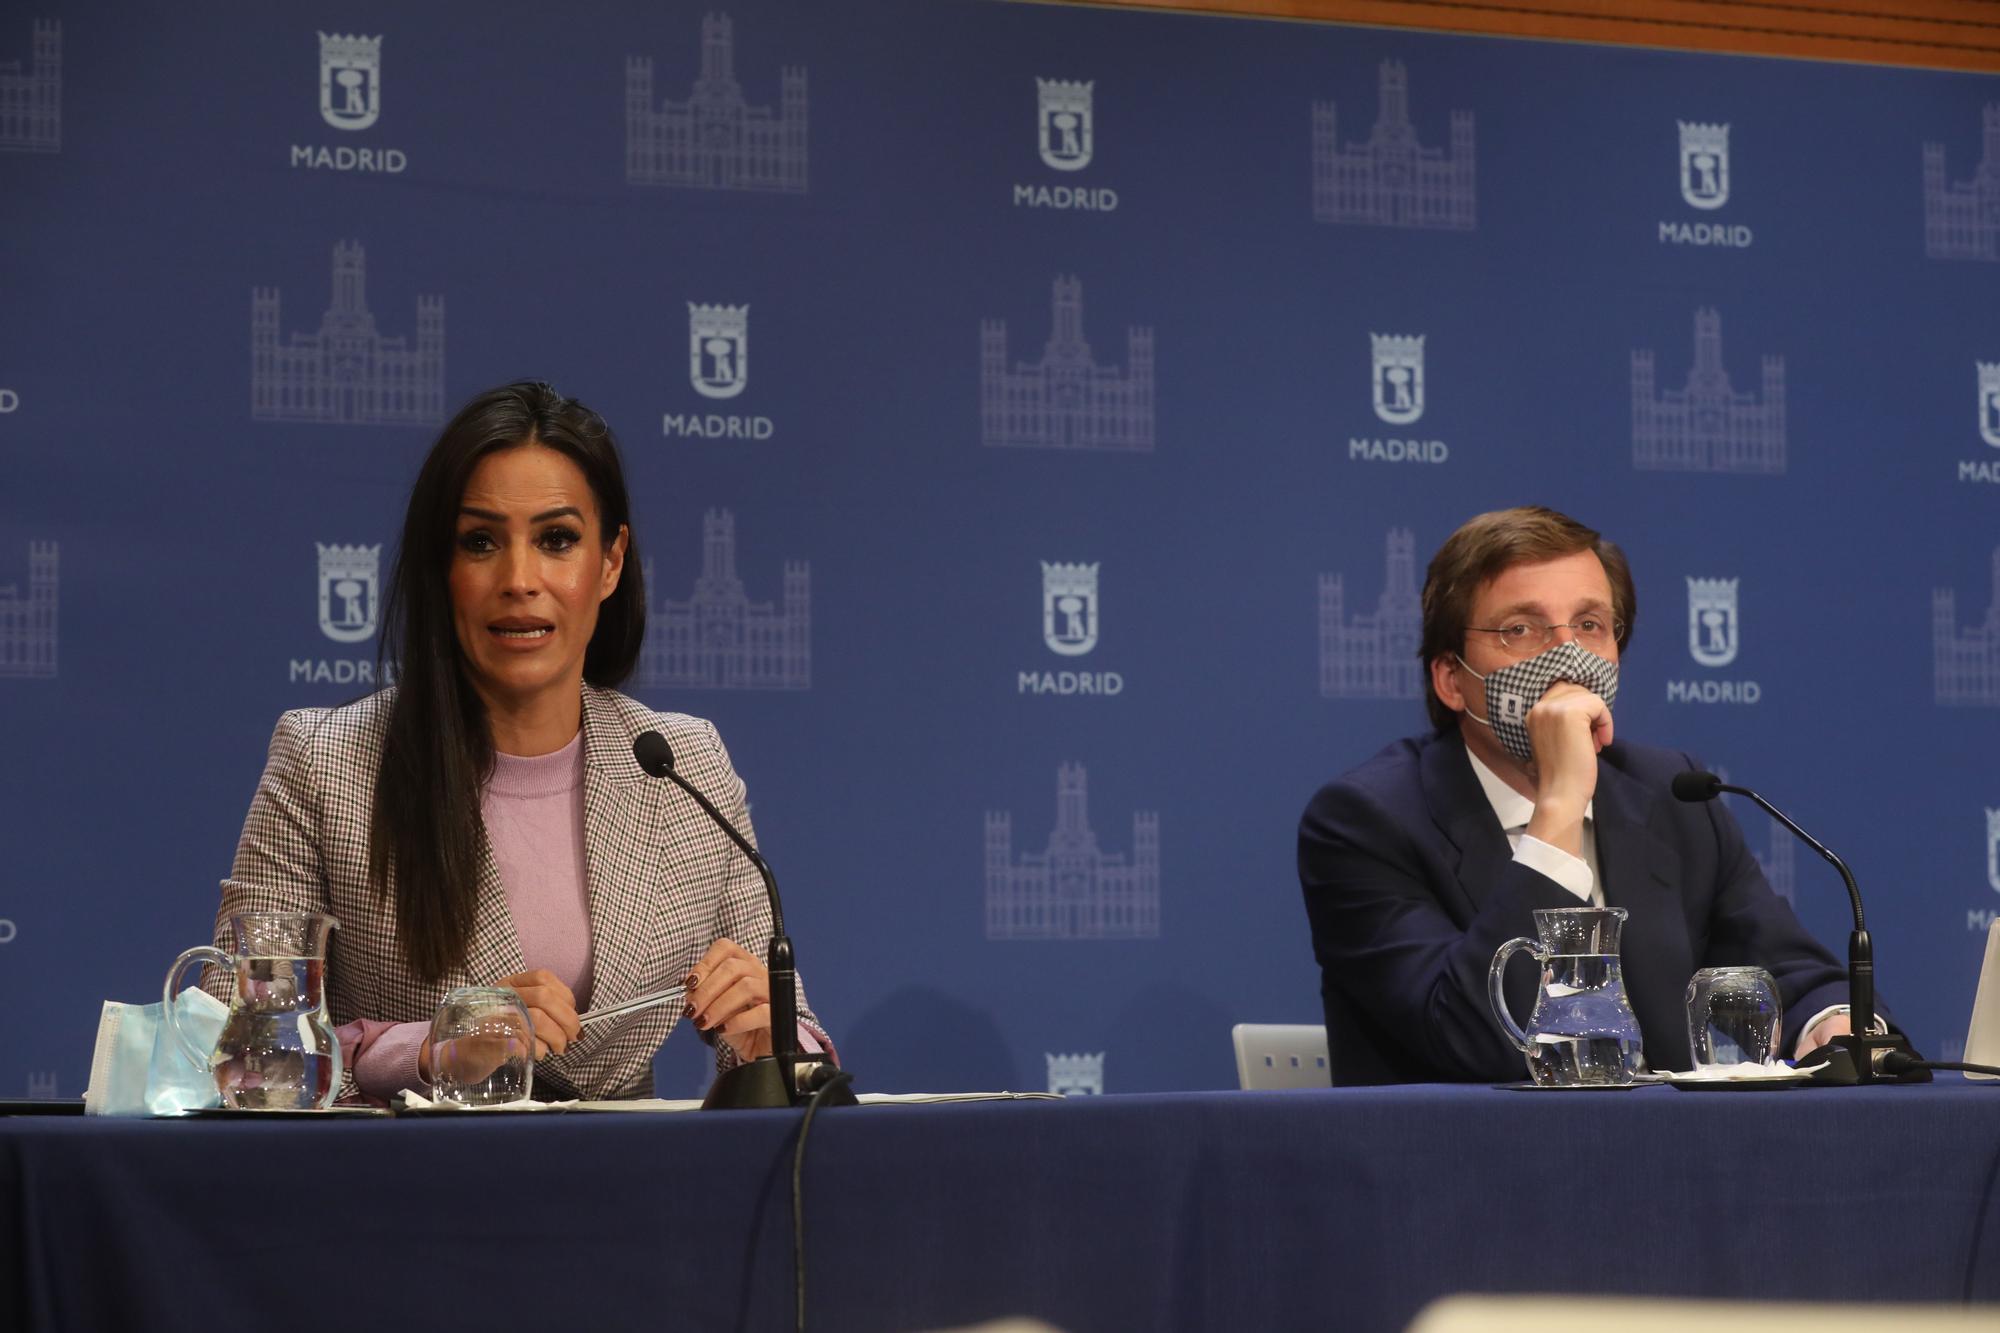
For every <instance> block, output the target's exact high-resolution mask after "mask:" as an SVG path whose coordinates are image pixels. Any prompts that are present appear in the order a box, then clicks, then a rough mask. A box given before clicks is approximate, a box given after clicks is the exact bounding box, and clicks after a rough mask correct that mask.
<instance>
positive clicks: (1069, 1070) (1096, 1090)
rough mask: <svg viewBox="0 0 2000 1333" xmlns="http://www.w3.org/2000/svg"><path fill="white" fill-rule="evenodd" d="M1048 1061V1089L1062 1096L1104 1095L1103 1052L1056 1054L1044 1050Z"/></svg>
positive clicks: (1044, 1055)
mask: <svg viewBox="0 0 2000 1333" xmlns="http://www.w3.org/2000/svg"><path fill="white" fill-rule="evenodd" d="M1042 1054H1043V1057H1044V1058H1045V1059H1046V1060H1047V1061H1048V1062H1049V1091H1050V1092H1053V1093H1055V1094H1057V1095H1058V1096H1062V1097H1102V1096H1103V1095H1104V1052H1103V1051H1098V1052H1095V1053H1094V1054H1089V1055H1086V1054H1083V1053H1081V1052H1079V1053H1077V1054H1075V1055H1056V1054H1052V1053H1050V1052H1047V1051H1044V1052H1043V1053H1042Z"/></svg>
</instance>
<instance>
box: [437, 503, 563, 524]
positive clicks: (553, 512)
mask: <svg viewBox="0 0 2000 1333" xmlns="http://www.w3.org/2000/svg"><path fill="white" fill-rule="evenodd" d="M458 512H459V513H461V514H470V515H471V516H472V517H473V518H483V519H485V520H486V521H488V522H489V523H505V522H506V521H507V516H506V515H505V514H496V513H494V512H493V511H492V510H491V509H475V508H473V507H472V506H471V505H460V506H459V507H458ZM565 517H567V518H574V519H579V520H580V519H582V518H583V511H582V510H581V509H578V508H577V507H576V506H575V505H564V506H562V508H560V509H544V510H543V511H542V512H541V513H539V514H536V515H535V516H534V517H533V518H530V519H529V520H528V521H529V522H530V523H546V522H548V521H549V520H550V519H552V518H565Z"/></svg>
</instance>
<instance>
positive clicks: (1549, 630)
mask: <svg viewBox="0 0 2000 1333" xmlns="http://www.w3.org/2000/svg"><path fill="white" fill-rule="evenodd" d="M1559 629H1566V630H1568V631H1570V633H1572V634H1574V635H1575V636H1576V641H1577V642H1578V643H1580V644H1582V645H1583V646H1584V647H1585V648H1588V649H1590V651H1592V652H1594V653H1602V652H1603V651H1604V650H1605V649H1607V648H1609V647H1610V646H1611V645H1612V644H1614V643H1616V642H1618V638H1619V636H1620V635H1622V634H1624V632H1625V624H1624V622H1623V621H1620V620H1613V619H1612V618H1611V617H1609V616H1580V617H1578V618H1577V619H1576V620H1574V621H1572V622H1571V623H1569V624H1567V625H1551V624H1549V623H1548V622H1546V621H1542V620H1517V621H1515V622H1513V623H1512V624H1509V625H1500V626H1496V627H1495V628H1493V629H1479V628H1477V627H1476V626H1467V627H1466V632H1467V633H1468V634H1498V635H1499V636H1500V646H1501V647H1503V648H1505V649H1506V650H1507V651H1508V652H1510V653H1531V652H1540V651H1541V650H1542V649H1544V648H1546V647H1548V646H1549V644H1551V643H1553V642H1554V641H1555V637H1556V631H1557V630H1559Z"/></svg>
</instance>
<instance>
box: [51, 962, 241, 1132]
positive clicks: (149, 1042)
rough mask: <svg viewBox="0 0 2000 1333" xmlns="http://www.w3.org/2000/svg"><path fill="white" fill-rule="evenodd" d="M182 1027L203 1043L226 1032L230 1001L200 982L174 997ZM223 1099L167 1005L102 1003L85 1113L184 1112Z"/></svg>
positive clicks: (154, 1113)
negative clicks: (177, 1036) (178, 1037)
mask: <svg viewBox="0 0 2000 1333" xmlns="http://www.w3.org/2000/svg"><path fill="white" fill-rule="evenodd" d="M174 1010H175V1012H176V1013H177V1014H178V1016H179V1018H180V1023H181V1027H182V1028H184V1029H185V1030H186V1032H187V1034H188V1036H190V1037H192V1038H193V1039H194V1040H195V1041H196V1042H197V1043H199V1044H200V1045H201V1046H203V1047H204V1048H206V1047H212V1046H214V1045H215V1041H216V1038H218V1037H220V1036H221V1035H222V1024H223V1020H225V1019H226V1018H228V1017H229V1006H228V1005H226V1004H224V1003H223V1002H222V1001H220V1000H218V999H216V998H215V997H214V996H213V995H210V994H209V993H208V992H207V991H205V990H202V989H200V988H199V987H195V986H190V987H188V988H187V989H186V990H184V991H182V992H181V993H180V994H179V995H178V996H176V997H175V999H174ZM221 1101H222V1097H221V1094H219V1093H218V1092H217V1091H216V1089H215V1076H214V1075H213V1074H211V1073H210V1072H209V1071H208V1070H207V1069H202V1068H197V1067H196V1065H195V1064H194V1062H193V1061H191V1060H189V1059H188V1058H187V1055H186V1053H185V1052H183V1051H182V1050H181V1048H180V1044H179V1043H178V1042H176V1041H175V1040H174V1034H173V1033H172V1032H171V1031H169V1030H168V1028H167V1024H166V1006H165V1005H164V1004H162V1003H161V1002H160V1001H157V1000H155V1001H154V1002H153V1003H152V1004H120V1003H119V1002H118V1001H116V1000H106V1001H105V1002H104V1014H103V1016H102V1017H101V1018H99V1019H98V1022H97V1049H96V1051H95V1052H94V1053H93V1054H92V1056H91V1059H90V1087H89V1089H88V1090H87V1091H86V1092H85V1093H84V1094H83V1109H84V1113H85V1114H87V1115H180V1114H181V1113H183V1112H185V1111H192V1110H197V1109H200V1108H202V1107H208V1106H217V1105H220V1104H221Z"/></svg>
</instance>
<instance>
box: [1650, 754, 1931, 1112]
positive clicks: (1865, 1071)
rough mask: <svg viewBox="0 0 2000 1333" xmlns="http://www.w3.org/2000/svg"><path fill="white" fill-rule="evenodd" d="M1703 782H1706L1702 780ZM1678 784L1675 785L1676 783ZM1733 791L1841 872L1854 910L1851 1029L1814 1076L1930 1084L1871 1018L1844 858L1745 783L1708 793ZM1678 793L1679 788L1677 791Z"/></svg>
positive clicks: (1870, 961)
mask: <svg viewBox="0 0 2000 1333" xmlns="http://www.w3.org/2000/svg"><path fill="white" fill-rule="evenodd" d="M1704 785H1706V784H1704ZM1676 786H1677V788H1678V784H1676ZM1725 791H1727V792H1734V793H1736V794H1737V795H1738V796H1747V797H1749V798H1750V799H1751V800H1753V801H1755V802H1756V803H1757V805H1758V807H1759V808H1760V809H1762V810H1763V811H1764V813H1765V814H1767V815H1769V816H1771V818H1773V819H1775V820H1777V821H1778V822H1779V823H1780V824H1783V825H1784V826H1785V827H1786V828H1788V829H1790V830H1791V831H1792V832H1793V833H1794V834H1796V835H1798V837H1799V839H1800V840H1801V841H1802V842H1804V843H1805V845H1806V846H1808V847H1810V848H1812V849H1813V850H1814V851H1816V852H1818V853H1819V854H1820V855H1821V856H1823V857H1825V858H1826V859H1827V860H1828V861H1830V862H1832V864H1833V868H1834V869H1835V870H1838V871H1839V872H1840V878H1841V880H1842V881H1843V882H1844V883H1845V884H1846V885H1847V898H1848V901H1849V902H1850V903H1851V904H1852V905H1853V908H1854V929H1853V931H1852V932H1851V933H1849V935H1848V937H1847V1008H1848V1014H1849V1016H1850V1020H1851V1024H1852V1026H1853V1028H1854V1031H1852V1032H1845V1033H1842V1034H1841V1035H1840V1036H1838V1037H1831V1038H1829V1039H1828V1040H1827V1043H1826V1045H1825V1046H1822V1047H1820V1048H1819V1049H1820V1050H1823V1051H1826V1052H1828V1058H1827V1061H1826V1064H1825V1066H1824V1067H1823V1068H1821V1069H1820V1071H1819V1072H1818V1073H1817V1074H1816V1075H1815V1078H1816V1079H1817V1081H1819V1082H1823V1083H1839V1084H1849V1083H1928V1082H1930V1080H1931V1075H1930V1070H1928V1069H1925V1068H1912V1067H1911V1066H1912V1065H1913V1064H1915V1063H1917V1062H1915V1061H1911V1060H1896V1061H1892V1060H1889V1059H1888V1056H1889V1053H1890V1052H1892V1051H1900V1050H1902V1049H1903V1048H1904V1047H1905V1046H1906V1045H1907V1044H1908V1043H1906V1042H1905V1041H1904V1039H1903V1038H1902V1037H1901V1036H1899V1035H1898V1034H1896V1033H1893V1032H1890V1031H1889V1030H1888V1028H1887V1025H1886V1024H1885V1025H1882V1030H1881V1031H1879V1032H1878V1031H1876V1027H1877V1023H1876V1019H1875V945H1874V942H1873V941H1872V940H1870V939H1869V938H1868V927H1867V924H1866V923H1865V921H1864V920H1863V918H1862V915H1861V890H1860V889H1859V888H1858V887H1857V886H1856V885H1855V883H1854V872H1853V871H1851V870H1849V869H1848V868H1847V862H1845V861H1843V860H1841V859H1840V858H1839V857H1838V856H1835V855H1834V854H1833V852H1832V851H1831V850H1830V849H1829V848H1827V847H1826V846H1825V845H1824V844H1822V843H1821V842H1820V841H1819V839H1817V838H1815V837H1813V836H1812V834H1810V833H1808V832H1806V831H1805V830H1804V829H1802V828H1800V827H1799V826H1798V825H1797V824H1795V823H1793V822H1792V820H1791V818H1790V817H1789V816H1788V815H1786V814H1785V812H1784V811H1782V810H1780V809H1779V808H1778V807H1777V806H1775V805H1772V804H1771V803H1770V802H1769V801H1767V800H1765V799H1764V798H1763V797H1761V796H1759V795H1758V794H1757V793H1756V792H1754V791H1751V790H1750V789H1749V788H1748V787H1737V786H1733V785H1731V784H1729V783H1727V782H1723V781H1720V780H1716V781H1715V782H1714V785H1713V789H1712V791H1711V793H1710V794H1711V795H1713V794H1714V793H1715V792H1725ZM1675 794H1676V795H1679V794H1680V793H1679V791H1678V789H1677V790H1676V792H1675Z"/></svg>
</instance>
